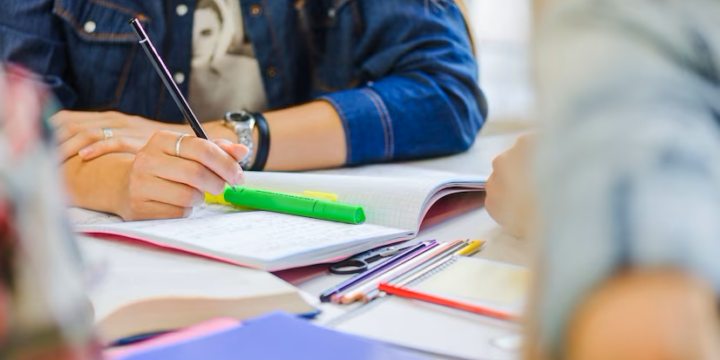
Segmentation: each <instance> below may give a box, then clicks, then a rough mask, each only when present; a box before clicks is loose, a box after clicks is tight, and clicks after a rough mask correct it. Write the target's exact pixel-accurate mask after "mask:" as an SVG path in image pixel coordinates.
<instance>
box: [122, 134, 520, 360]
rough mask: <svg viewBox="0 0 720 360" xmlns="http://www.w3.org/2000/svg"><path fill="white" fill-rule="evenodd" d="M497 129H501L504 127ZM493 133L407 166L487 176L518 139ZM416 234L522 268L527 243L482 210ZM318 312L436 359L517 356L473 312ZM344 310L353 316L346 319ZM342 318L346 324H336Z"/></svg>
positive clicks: (386, 303)
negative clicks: (474, 248) (466, 245)
mask: <svg viewBox="0 0 720 360" xmlns="http://www.w3.org/2000/svg"><path fill="white" fill-rule="evenodd" d="M502 126H503V127H505V126H506V124H503V125H502ZM495 130H496V129H495ZM495 130H494V129H493V127H492V126H490V127H488V128H486V129H484V131H483V134H482V135H481V136H480V137H479V138H478V140H477V141H476V143H475V145H474V146H473V147H472V148H471V149H470V150H469V151H468V152H466V153H463V154H459V155H455V156H451V157H446V158H438V159H430V160H424V161H417V162H410V163H406V165H410V166H414V167H419V168H426V169H435V170H445V171H453V172H458V173H470V174H483V175H487V174H489V173H490V170H491V165H490V164H491V161H492V159H493V157H494V156H495V155H496V154H497V153H499V152H501V151H502V150H504V149H506V148H507V147H509V146H510V145H511V144H512V143H513V142H514V140H515V137H516V136H517V131H512V132H501V133H498V132H496V131H495ZM419 236H420V237H421V238H426V239H433V238H434V239H437V240H439V241H449V240H454V239H458V238H473V239H476V238H478V239H479V238H485V239H487V240H488V244H487V246H486V248H485V250H483V251H482V252H481V253H479V254H478V255H476V256H482V257H486V258H490V259H494V260H500V261H506V262H511V263H516V264H521V265H522V264H527V263H528V259H527V253H528V252H527V251H526V244H525V243H524V242H522V241H518V240H516V239H513V238H511V237H509V236H507V235H504V234H503V233H502V232H501V231H500V229H499V227H498V225H497V224H496V223H495V222H494V221H493V220H492V219H491V218H490V216H489V215H488V214H487V212H486V211H485V210H484V209H478V210H475V211H472V212H469V213H466V214H464V215H462V216H459V217H456V218H453V219H451V220H448V221H446V222H444V223H441V224H438V225H436V226H434V227H431V228H428V229H425V230H423V231H421V232H420V234H419ZM193 261H198V260H197V259H194V260H193ZM207 261H212V260H207ZM342 280H343V277H340V276H337V275H328V276H323V277H321V278H317V279H313V280H310V281H308V282H306V283H304V284H302V285H301V286H300V288H301V290H303V291H304V292H306V293H308V294H310V295H311V296H313V297H314V299H317V296H318V295H319V294H320V293H321V292H323V291H325V290H326V289H328V288H330V287H332V286H333V285H336V284H337V283H339V282H340V281H342ZM118 291H123V290H122V289H118ZM320 308H321V310H323V313H322V315H321V316H320V317H319V318H318V319H316V321H317V322H318V323H320V324H328V325H329V326H332V327H336V328H337V329H339V330H342V331H346V332H350V333H355V334H359V335H363V336H367V337H375V338H379V339H380V340H383V341H386V342H389V343H394V344H401V345H405V346H406V347H412V348H417V347H421V348H422V349H423V350H425V354H428V353H429V354H430V357H439V356H438V355H432V354H438V353H442V354H446V353H451V354H454V355H456V356H458V357H461V358H484V359H497V360H503V359H512V358H515V357H516V356H515V353H514V352H510V351H507V350H503V349H499V348H498V347H497V346H494V345H493V344H491V342H492V341H494V340H495V339H499V338H507V337H508V334H514V333H516V332H517V326H516V325H511V324H507V323H504V322H500V321H497V320H490V319H487V318H483V317H480V316H476V315H473V314H468V313H464V312H461V311H456V310H453V309H447V308H442V307H439V306H435V305H431V304H425V303H421V302H417V301H412V300H405V299H397V298H393V299H387V300H381V301H376V302H374V303H373V304H370V305H369V306H362V309H358V308H361V306H359V305H353V306H345V307H340V306H337V305H332V304H321V305H320ZM355 310H357V312H355ZM348 312H350V313H351V314H350V315H352V316H347V315H348V314H347V313H348ZM342 316H344V317H342ZM341 319H345V321H339V320H341Z"/></svg>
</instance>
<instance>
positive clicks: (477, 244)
mask: <svg viewBox="0 0 720 360" xmlns="http://www.w3.org/2000/svg"><path fill="white" fill-rule="evenodd" d="M484 244H485V239H483V240H473V241H471V242H470V244H468V246H466V247H465V248H464V249H462V250H460V251H458V252H457V254H456V255H461V256H471V255H473V254H475V253H476V252H478V251H480V249H482V247H483V245H484Z"/></svg>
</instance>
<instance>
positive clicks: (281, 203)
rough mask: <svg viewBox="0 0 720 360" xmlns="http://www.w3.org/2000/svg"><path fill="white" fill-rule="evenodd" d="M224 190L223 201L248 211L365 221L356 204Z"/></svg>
mask: <svg viewBox="0 0 720 360" xmlns="http://www.w3.org/2000/svg"><path fill="white" fill-rule="evenodd" d="M235 189H236V190H233V189H232V188H226V189H225V193H224V197H225V201H227V202H229V203H232V204H235V205H241V206H246V207H249V208H254V209H260V210H267V211H274V212H281V213H286V214H292V215H301V216H307V217H313V218H318V219H323V220H333V221H339V222H344V223H350V224H360V223H362V222H363V221H365V212H364V211H363V208H362V207H361V206H358V205H349V204H342V203H337V202H334V201H328V200H320V199H316V198H311V197H307V196H300V195H295V194H288V193H281V192H277V191H269V190H262V189H252V188H246V187H236V188H235Z"/></svg>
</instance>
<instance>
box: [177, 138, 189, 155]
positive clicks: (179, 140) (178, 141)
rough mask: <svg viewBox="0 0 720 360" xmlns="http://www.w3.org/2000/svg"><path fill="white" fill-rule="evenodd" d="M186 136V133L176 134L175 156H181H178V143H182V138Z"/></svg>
mask: <svg viewBox="0 0 720 360" xmlns="http://www.w3.org/2000/svg"><path fill="white" fill-rule="evenodd" d="M186 136H188V134H180V135H178V138H177V140H175V156H177V157H181V156H180V144H181V143H182V140H183V138H184V137H186Z"/></svg>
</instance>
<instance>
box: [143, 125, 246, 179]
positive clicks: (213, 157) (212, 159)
mask: <svg viewBox="0 0 720 360" xmlns="http://www.w3.org/2000/svg"><path fill="white" fill-rule="evenodd" d="M156 135H157V138H156ZM156 135H153V138H151V140H150V141H151V142H153V141H157V145H158V146H159V148H160V149H162V150H163V151H164V152H165V154H168V155H171V156H175V144H176V141H177V137H178V134H177V133H173V132H170V131H159V132H157V133H156ZM228 149H230V150H231V151H233V152H234V153H235V155H240V151H241V150H240V148H238V147H237V146H228ZM180 156H181V157H182V158H184V159H188V160H193V161H195V162H197V163H199V164H201V165H203V166H205V167H206V168H208V169H209V170H211V171H212V172H214V173H215V174H217V176H219V177H220V178H222V179H223V180H224V181H225V182H227V183H229V184H230V185H237V184H241V183H242V182H243V180H244V178H243V172H242V169H241V168H240V164H238V160H236V159H235V158H234V157H233V156H231V155H230V154H228V153H227V152H225V150H223V149H222V148H220V146H218V145H217V144H215V143H213V142H211V141H207V140H204V139H200V138H196V137H191V136H186V137H185V138H184V139H183V140H182V142H181V144H180Z"/></svg>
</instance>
